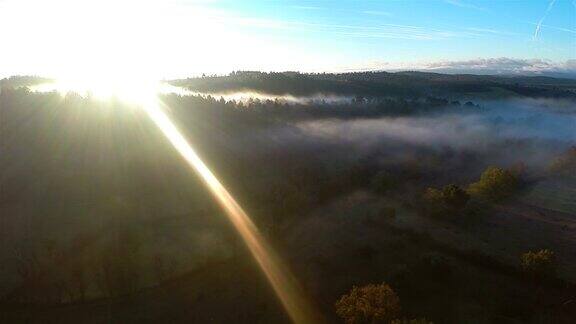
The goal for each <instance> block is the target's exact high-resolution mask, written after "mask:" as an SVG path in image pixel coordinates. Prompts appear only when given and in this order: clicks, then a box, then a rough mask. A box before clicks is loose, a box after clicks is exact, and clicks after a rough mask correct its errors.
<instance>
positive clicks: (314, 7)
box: [290, 6, 323, 10]
mask: <svg viewBox="0 0 576 324" xmlns="http://www.w3.org/2000/svg"><path fill="white" fill-rule="evenodd" d="M290 8H293V9H300V10H320V9H323V8H322V7H317V6H290Z"/></svg>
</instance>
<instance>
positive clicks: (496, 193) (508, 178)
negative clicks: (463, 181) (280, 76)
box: [468, 167, 518, 201]
mask: <svg viewBox="0 0 576 324" xmlns="http://www.w3.org/2000/svg"><path fill="white" fill-rule="evenodd" d="M517 188H518V178H517V177H516V176H515V175H514V174H513V173H512V172H510V171H509V170H505V169H502V168H498V167H489V168H487V169H486V170H485V171H484V172H483V173H482V175H481V176H480V180H479V181H478V182H475V183H472V184H471V185H470V186H469V187H468V192H470V193H471V194H472V195H477V196H480V197H483V198H486V199H488V200H492V201H498V200H502V199H504V198H506V197H508V196H510V195H511V194H513V193H514V191H515V190H516V189H517Z"/></svg>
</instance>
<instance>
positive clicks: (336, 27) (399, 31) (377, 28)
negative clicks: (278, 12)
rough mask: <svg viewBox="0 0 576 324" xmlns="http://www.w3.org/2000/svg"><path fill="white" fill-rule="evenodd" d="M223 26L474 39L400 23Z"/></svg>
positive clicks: (256, 21)
mask: <svg viewBox="0 0 576 324" xmlns="http://www.w3.org/2000/svg"><path fill="white" fill-rule="evenodd" d="M222 23H224V24H237V25H242V26H247V27H255V28H267V29H284V30H291V31H302V32H306V33H311V32H312V33H325V34H333V35H340V36H347V37H357V38H388V39H406V40H446V39H452V38H457V37H473V36H474V34H473V33H471V32H466V31H451V30H441V29H435V28H426V27H422V26H414V25H400V24H374V25H352V24H349V25H347V24H322V23H314V22H305V21H290V20H278V19H261V18H243V17H236V18H231V17H227V18H226V19H225V20H222Z"/></svg>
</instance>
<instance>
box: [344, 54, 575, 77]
mask: <svg viewBox="0 0 576 324" xmlns="http://www.w3.org/2000/svg"><path fill="white" fill-rule="evenodd" d="M348 70H387V71H406V70H417V71H430V72H440V73H471V74H507V75H509V74H512V75H514V74H517V75H524V74H529V75H531V74H536V75H550V74H558V75H560V74H564V75H566V76H570V77H576V60H574V59H573V60H567V61H563V62H558V61H551V60H544V59H516V58H508V57H500V58H478V59H472V60H461V61H447V60H446V61H434V62H372V63H369V64H365V65H363V66H361V67H359V68H349V69H348Z"/></svg>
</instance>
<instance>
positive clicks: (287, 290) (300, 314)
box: [143, 98, 319, 323]
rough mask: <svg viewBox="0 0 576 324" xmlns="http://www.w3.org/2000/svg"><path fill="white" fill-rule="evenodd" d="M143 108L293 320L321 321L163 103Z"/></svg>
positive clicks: (294, 280) (149, 103) (305, 321)
mask: <svg viewBox="0 0 576 324" xmlns="http://www.w3.org/2000/svg"><path fill="white" fill-rule="evenodd" d="M143 108H144V110H145V111H146V113H147V114H148V116H149V117H150V118H151V119H152V121H153V122H154V123H155V124H156V126H158V128H160V130H161V131H162V133H163V134H164V136H166V138H167V139H168V140H169V141H170V143H171V144H172V146H174V148H175V149H176V150H177V151H178V152H179V153H180V155H182V157H183V158H184V159H185V160H186V162H188V164H189V165H190V166H191V167H192V168H193V169H194V171H196V172H197V173H198V175H199V176H200V177H201V178H202V180H203V181H204V183H205V184H206V186H207V187H208V189H209V190H210V192H211V193H212V194H213V195H214V197H215V198H216V200H217V201H218V203H219V204H220V206H221V207H222V209H224V211H225V212H226V215H227V216H228V218H229V219H230V222H231V223H232V224H233V225H234V227H235V228H236V230H237V231H238V233H239V234H240V236H241V237H242V239H243V240H244V242H245V243H246V245H247V246H248V249H249V250H250V252H251V253H252V255H253V256H254V258H255V259H256V261H257V262H258V264H259V265H260V268H261V269H262V271H263V272H264V274H265V275H266V277H267V279H268V281H269V282H270V284H271V285H272V288H273V289H274V291H275V293H276V295H277V296H278V298H279V299H280V301H281V303H282V305H283V306H284V308H285V309H286V311H287V313H288V315H289V316H290V318H291V319H292V321H293V322H294V323H316V322H319V317H318V314H316V313H315V312H314V311H313V309H312V307H311V306H310V303H308V300H307V299H306V298H305V297H304V294H303V292H302V291H301V289H300V287H299V286H298V283H297V282H296V279H295V278H294V277H293V276H292V274H291V273H290V271H289V270H288V268H287V267H286V266H285V265H283V264H282V262H281V260H280V258H279V257H278V256H277V255H276V253H274V251H273V250H272V248H271V247H270V246H269V245H268V244H267V243H266V241H265V240H264V237H262V235H261V234H260V233H259V231H258V229H257V228H256V225H254V223H253V222H252V220H251V219H250V217H249V216H248V215H247V214H246V212H245V211H244V210H243V209H242V207H240V205H239V204H238V203H237V202H236V200H235V199H234V198H233V197H232V195H230V193H229V192H228V191H227V190H226V188H224V186H223V185H222V184H221V183H220V181H218V179H217V178H216V176H215V175H214V174H213V173H212V171H211V170H210V169H209V168H208V166H206V164H205V163H204V162H203V161H202V160H201V159H200V157H199V156H198V154H196V152H195V151H194V149H193V148H192V147H191V146H190V144H189V143H188V141H187V140H186V139H185V138H184V136H183V135H182V133H180V131H179V130H178V129H177V128H176V126H175V125H174V123H172V121H171V120H170V118H169V117H168V116H167V115H166V114H165V113H164V111H163V110H162V108H161V102H160V100H159V99H157V98H154V99H152V100H149V101H147V102H145V103H143Z"/></svg>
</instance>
